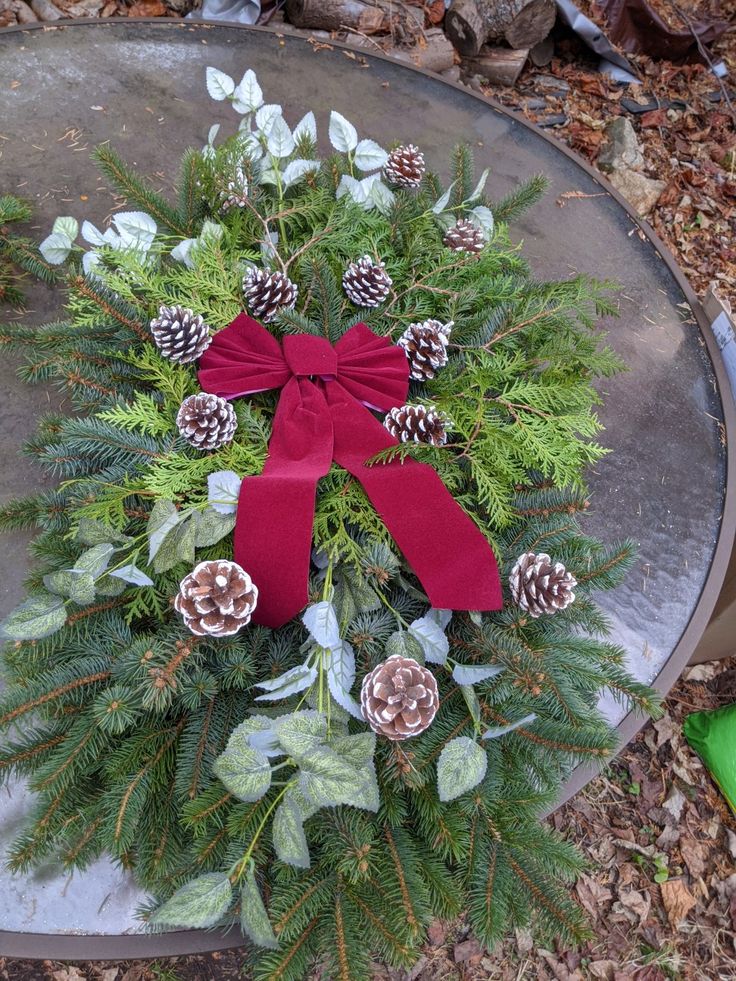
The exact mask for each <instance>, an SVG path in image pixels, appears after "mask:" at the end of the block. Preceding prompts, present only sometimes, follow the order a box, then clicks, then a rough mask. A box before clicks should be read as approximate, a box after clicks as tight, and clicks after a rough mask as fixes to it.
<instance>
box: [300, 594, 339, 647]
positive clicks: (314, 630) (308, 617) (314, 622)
mask: <svg viewBox="0 0 736 981" xmlns="http://www.w3.org/2000/svg"><path fill="white" fill-rule="evenodd" d="M302 623H303V624H304V626H305V627H306V628H307V630H308V631H309V633H310V635H311V637H312V639H313V640H314V642H315V643H316V644H317V645H319V647H325V648H332V647H337V646H339V645H340V643H341V640H340V625H339V623H338V622H337V613H336V611H335V607H334V606H333V605H332V603H328V602H327V600H322V601H321V602H320V603H312V604H311V606H308V607H307V608H306V610H305V611H304V613H303V614H302Z"/></svg>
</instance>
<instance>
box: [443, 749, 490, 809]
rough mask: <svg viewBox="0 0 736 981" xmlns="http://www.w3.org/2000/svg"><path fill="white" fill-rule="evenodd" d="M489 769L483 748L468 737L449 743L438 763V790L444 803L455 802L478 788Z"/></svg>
mask: <svg viewBox="0 0 736 981" xmlns="http://www.w3.org/2000/svg"><path fill="white" fill-rule="evenodd" d="M487 769H488V757H487V756H486V751H485V750H484V749H483V747H482V746H479V745H478V743H476V742H475V740H473V739H469V738H468V737H467V736H457V737H456V738H455V739H451V740H450V742H449V743H447V744H446V745H445V746H444V748H443V750H442V752H441V753H440V758H439V759H438V761H437V790H438V792H439V797H440V800H441V801H443V802H446V801H449V800H454V799H455V798H456V797H460V796H461V794H464V793H467V791H468V790H472V789H473V787H476V786H477V785H478V784H479V783H480V782H481V780H482V779H483V777H484V776H485V775H486V770H487Z"/></svg>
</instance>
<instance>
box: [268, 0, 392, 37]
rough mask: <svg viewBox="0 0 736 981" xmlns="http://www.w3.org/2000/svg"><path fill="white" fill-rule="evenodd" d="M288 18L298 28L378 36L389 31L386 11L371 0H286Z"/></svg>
mask: <svg viewBox="0 0 736 981" xmlns="http://www.w3.org/2000/svg"><path fill="white" fill-rule="evenodd" d="M286 16H287V17H288V18H289V20H290V21H291V23H292V24H294V25H295V26H296V27H317V28H320V29H321V30H323V31H341V30H351V31H360V33H361V34H376V33H377V32H378V31H381V30H383V29H384V28H385V22H386V15H385V12H384V10H383V9H382V8H381V7H380V6H377V5H375V4H373V3H371V2H370V0H286Z"/></svg>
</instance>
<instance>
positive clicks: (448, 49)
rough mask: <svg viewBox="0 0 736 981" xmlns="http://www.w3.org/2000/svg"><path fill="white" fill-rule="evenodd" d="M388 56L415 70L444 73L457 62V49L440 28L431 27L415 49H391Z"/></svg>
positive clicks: (387, 52)
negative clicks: (412, 66)
mask: <svg viewBox="0 0 736 981" xmlns="http://www.w3.org/2000/svg"><path fill="white" fill-rule="evenodd" d="M386 54H387V55H389V57H391V58H396V60H397V61H405V62H406V63H407V64H409V65H414V67H415V68H424V69H425V70H426V71H430V72H444V71H446V70H447V69H448V68H452V66H453V64H454V62H455V49H454V48H453V46H452V44H451V43H450V41H449V40H448V39H447V36H446V35H445V32H444V31H443V30H442V29H441V28H439V27H431V28H429V30H426V31H425V32H424V36H423V38H422V39H421V41H420V42H419V44H416V45H415V46H414V47H413V48H390V49H389V50H388V51H386Z"/></svg>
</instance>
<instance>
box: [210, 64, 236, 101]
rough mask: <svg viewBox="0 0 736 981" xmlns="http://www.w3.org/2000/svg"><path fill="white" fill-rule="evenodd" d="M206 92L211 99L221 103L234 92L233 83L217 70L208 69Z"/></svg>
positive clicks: (228, 77)
mask: <svg viewBox="0 0 736 981" xmlns="http://www.w3.org/2000/svg"><path fill="white" fill-rule="evenodd" d="M206 81H207V91H208V93H209V95H210V98H211V99H215V101H216V102H222V100H223V99H227V98H228V97H229V96H231V95H232V94H233V93H234V92H235V82H234V81H233V79H232V78H230V76H229V75H226V74H225V72H221V71H220V70H219V69H218V68H208V69H207V74H206Z"/></svg>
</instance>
